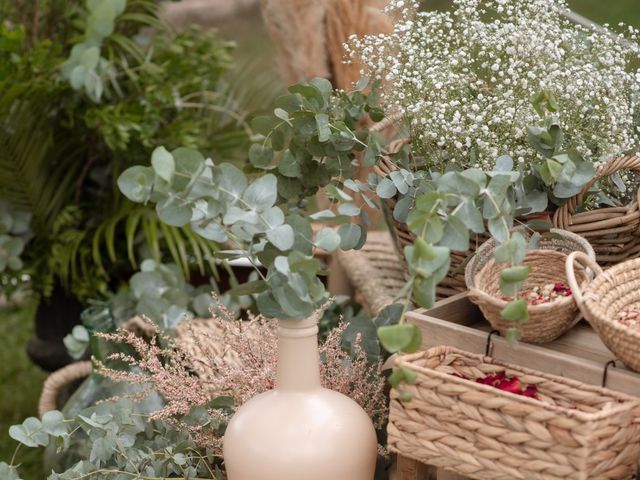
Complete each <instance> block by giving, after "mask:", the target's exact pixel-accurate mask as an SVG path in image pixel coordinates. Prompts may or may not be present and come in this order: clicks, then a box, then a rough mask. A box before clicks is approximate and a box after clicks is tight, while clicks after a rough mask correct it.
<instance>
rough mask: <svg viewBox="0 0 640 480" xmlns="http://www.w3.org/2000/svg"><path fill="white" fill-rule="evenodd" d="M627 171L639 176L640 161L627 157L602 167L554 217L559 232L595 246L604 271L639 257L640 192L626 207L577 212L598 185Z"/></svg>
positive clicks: (635, 157) (636, 158) (636, 157)
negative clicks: (568, 233) (591, 190)
mask: <svg viewBox="0 0 640 480" xmlns="http://www.w3.org/2000/svg"><path fill="white" fill-rule="evenodd" d="M624 170H632V171H635V172H640V157H638V156H636V155H627V156H624V157H619V158H615V159H613V160H611V161H609V162H608V163H607V164H605V165H603V166H602V167H600V168H599V169H598V171H597V172H596V175H595V176H594V178H593V179H592V180H591V181H590V182H589V183H587V184H586V185H585V186H584V187H583V188H582V190H581V191H580V193H578V194H577V195H576V196H574V197H572V198H570V199H569V200H568V201H567V202H566V203H565V204H564V205H563V206H562V207H560V208H559V209H558V210H556V212H555V214H554V216H553V224H554V226H556V227H557V228H562V229H563V230H568V231H570V232H574V233H578V234H580V235H582V236H583V237H585V238H586V239H587V240H588V241H589V243H591V245H593V248H594V250H595V252H596V259H597V261H598V263H599V264H600V265H602V266H605V267H607V266H612V265H615V264H617V263H620V262H623V261H625V260H628V259H631V258H636V257H638V256H640V208H639V206H638V205H639V199H640V189H639V190H638V192H636V196H635V199H634V200H633V201H632V202H631V203H629V204H628V205H626V206H623V207H606V208H599V209H596V210H591V211H588V212H578V207H580V206H581V205H582V204H583V202H584V199H585V197H586V196H587V195H588V193H589V190H590V189H591V188H592V187H593V186H594V185H595V184H596V183H597V182H598V181H600V180H603V179H605V178H606V177H609V176H611V175H613V174H615V173H618V172H621V171H624Z"/></svg>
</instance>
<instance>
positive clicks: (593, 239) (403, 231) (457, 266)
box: [371, 114, 640, 298]
mask: <svg viewBox="0 0 640 480" xmlns="http://www.w3.org/2000/svg"><path fill="white" fill-rule="evenodd" d="M402 118H403V117H402V115H400V114H391V115H389V116H388V117H387V118H385V119H384V120H382V121H381V122H379V123H377V124H375V125H373V126H372V127H371V130H372V131H375V132H381V131H384V130H387V129H389V128H390V127H392V126H393V125H394V124H397V123H398V122H399V121H400V120H402ZM409 142H410V140H409V139H406V138H400V139H397V140H394V141H392V142H391V143H390V144H389V146H388V148H387V150H388V151H389V153H397V152H398V151H400V149H401V148H402V147H403V146H404V145H406V144H407V143H409ZM396 169H397V167H396V165H395V164H394V163H393V162H392V161H391V159H390V158H388V157H382V158H381V159H380V160H379V161H378V164H377V165H376V166H375V167H374V168H373V170H374V172H375V173H376V174H378V175H379V176H380V177H382V178H385V177H388V176H389V175H390V174H391V172H393V171H395V170H396ZM622 170H634V171H637V172H640V157H638V156H635V155H629V156H623V157H619V158H615V159H613V160H611V161H609V162H608V163H607V164H605V165H604V166H602V167H600V169H599V170H598V171H597V172H596V175H595V176H594V178H593V179H592V180H591V181H590V182H589V183H587V184H586V185H585V186H584V187H583V189H582V190H581V191H580V193H578V194H577V195H575V196H574V197H572V198H570V199H569V200H568V201H567V202H566V203H565V204H564V205H563V206H561V207H560V208H559V209H558V210H556V212H555V213H554V216H553V225H554V226H555V227H556V228H559V229H562V230H568V231H570V232H573V233H578V234H580V235H582V236H583V237H585V238H586V239H587V240H588V241H589V243H591V245H592V246H593V248H594V250H595V252H596V257H597V260H598V262H599V263H600V264H602V265H614V264H616V263H619V262H621V261H624V260H626V259H629V258H635V257H638V256H640V207H639V203H640V189H639V190H638V193H637V198H636V200H634V201H633V202H631V203H630V204H629V205H627V206H625V207H606V208H599V209H596V210H592V211H589V212H577V210H578V207H580V206H581V205H582V203H583V201H584V198H585V196H586V195H587V194H588V193H589V190H590V189H591V188H592V187H593V186H594V185H595V184H596V182H598V181H599V180H602V179H604V178H606V177H608V176H611V175H613V174H614V173H616V172H619V171H622ZM383 202H384V207H385V210H386V215H385V219H386V221H387V224H388V225H389V229H390V231H391V234H392V237H393V240H394V243H395V245H396V249H397V251H398V252H399V254H400V257H401V258H402V259H403V256H402V252H403V250H404V247H405V246H407V245H413V243H414V240H415V235H414V234H413V232H411V230H409V228H408V227H407V225H406V224H405V223H403V222H398V221H397V220H395V219H394V218H393V215H391V213H390V212H393V209H394V208H395V205H396V203H397V199H396V198H389V199H384V200H383ZM488 238H489V235H487V234H481V235H473V236H472V238H471V242H470V245H469V250H468V251H466V252H451V267H450V269H449V273H448V274H447V276H446V277H445V278H444V279H443V280H442V281H441V282H440V284H439V285H438V286H437V287H436V296H437V297H438V298H447V297H450V296H452V295H455V294H457V293H460V292H463V291H465V290H466V289H467V285H466V283H465V278H464V269H465V265H466V264H467V262H469V261H470V259H471V258H473V253H474V252H475V251H476V249H477V248H478V247H479V246H480V245H482V244H483V243H484V242H485V241H486V240H487V239H488ZM403 261H404V259H403Z"/></svg>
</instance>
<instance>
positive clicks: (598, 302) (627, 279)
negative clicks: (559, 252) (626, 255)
mask: <svg viewBox="0 0 640 480" xmlns="http://www.w3.org/2000/svg"><path fill="white" fill-rule="evenodd" d="M576 261H577V262H579V263H580V264H582V265H585V266H587V267H589V268H590V269H591V270H593V271H594V272H595V273H596V277H595V279H594V280H593V281H592V282H590V283H587V284H583V285H582V287H580V286H579V280H578V279H577V278H576V275H575V269H574V265H575V262H576ZM566 270H567V278H568V280H569V286H570V287H571V289H572V290H573V292H574V298H575V301H576V303H577V305H578V307H579V308H580V310H581V311H582V313H583V314H584V317H585V318H586V319H587V321H589V323H590V324H591V325H592V326H593V328H594V330H595V331H596V332H597V333H598V335H599V336H600V338H601V339H602V341H603V343H604V344H605V345H606V346H607V348H609V350H611V351H612V352H613V353H614V354H615V355H616V356H617V357H618V358H619V359H620V360H622V362H623V363H624V364H625V365H626V366H627V367H629V368H631V369H632V370H635V371H636V372H640V330H636V329H633V328H629V327H627V326H624V325H622V324H621V323H620V322H618V321H617V320H616V317H617V315H618V312H619V311H620V310H621V309H622V308H624V307H628V306H631V305H637V304H640V259H634V260H627V261H626V262H623V263H620V264H618V265H616V266H614V267H611V268H609V269H608V270H606V271H603V270H602V268H600V266H599V265H598V264H597V263H596V262H594V261H593V259H591V258H589V257H588V256H586V255H584V254H582V253H579V252H576V253H572V254H571V255H569V257H568V258H567V260H566Z"/></svg>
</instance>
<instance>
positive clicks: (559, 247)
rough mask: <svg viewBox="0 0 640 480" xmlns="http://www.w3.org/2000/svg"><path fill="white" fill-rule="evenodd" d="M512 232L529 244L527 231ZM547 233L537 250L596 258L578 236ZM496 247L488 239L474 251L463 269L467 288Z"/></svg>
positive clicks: (492, 239)
mask: <svg viewBox="0 0 640 480" xmlns="http://www.w3.org/2000/svg"><path fill="white" fill-rule="evenodd" d="M514 231H516V232H519V233H520V234H521V235H522V236H523V237H524V239H525V241H527V242H529V240H530V238H531V232H530V231H529V230H528V229H526V228H522V227H520V228H516V229H514ZM549 233H550V234H551V235H550V236H542V237H540V239H539V241H538V246H537V247H536V248H537V249H538V250H555V251H557V252H560V253H564V254H565V255H569V254H570V253H572V252H583V253H585V254H586V255H588V256H589V257H591V258H593V259H595V258H596V254H595V252H594V251H593V247H592V246H591V244H590V243H589V242H587V240H585V239H584V238H583V237H581V236H580V235H578V234H576V233H572V232H568V231H566V230H560V229H559V228H552V229H550V230H549ZM496 246H497V242H496V240H495V239H494V238H490V239H489V240H487V241H486V242H484V243H483V244H482V245H481V246H480V247H479V248H478V249H477V250H476V252H475V255H474V256H473V257H472V258H471V260H469V262H468V263H467V266H466V267H465V269H464V281H465V283H466V285H467V288H471V287H473V286H474V285H475V277H476V275H477V274H478V272H480V270H482V268H483V267H484V266H485V265H486V264H487V262H489V260H491V259H492V258H493V252H494V251H495V249H496Z"/></svg>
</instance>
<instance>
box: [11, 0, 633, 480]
mask: <svg viewBox="0 0 640 480" xmlns="http://www.w3.org/2000/svg"><path fill="white" fill-rule="evenodd" d="M639 1H640V0H610V1H608V2H604V1H602V0H569V3H570V5H571V7H572V8H573V9H574V10H575V11H576V12H577V13H579V14H581V15H583V16H585V17H587V18H589V19H591V20H593V21H595V22H597V23H601V24H602V23H609V24H611V25H617V24H618V23H619V22H625V23H627V24H630V25H633V26H636V27H638V28H640V4H639ZM448 4H450V0H427V1H426V2H425V7H426V8H433V9H440V8H446V7H447V5H448ZM210 26H211V27H215V28H217V29H218V30H219V31H220V33H221V36H222V37H223V38H226V39H229V40H233V41H235V42H236V43H237V51H236V54H235V59H236V64H237V67H236V68H237V69H241V70H243V71H245V72H246V73H245V76H247V77H251V76H255V75H260V74H265V72H267V77H270V78H271V79H273V78H274V76H275V75H276V73H275V62H274V59H273V57H274V50H273V46H272V45H271V42H270V40H269V37H268V35H267V33H266V31H265V29H264V27H263V25H262V23H261V19H260V14H259V12H258V11H256V10H254V11H249V12H247V11H243V12H242V13H241V15H239V16H238V17H236V18H233V19H231V20H229V19H225V21H224V23H221V24H219V25H210ZM0 61H2V60H0ZM265 78H266V77H265ZM283 88H284V86H283ZM269 91H270V92H273V91H274V90H273V89H270V90H269ZM2 305H4V306H2ZM34 314H35V305H34V304H33V303H32V302H31V303H27V304H21V305H17V306H16V305H13V306H10V305H6V304H3V303H0V346H1V348H0V459H2V460H5V461H6V460H9V459H10V458H11V455H12V454H13V451H14V449H15V446H16V443H15V442H14V441H13V440H12V439H10V438H9V437H8V435H7V434H6V432H7V430H8V428H9V426H10V425H12V424H15V423H18V422H20V421H22V420H23V419H24V418H25V417H28V416H31V415H35V414H36V411H37V403H38V398H39V395H40V391H41V388H42V383H43V381H44V380H45V378H46V374H45V373H44V372H42V371H40V370H39V369H38V368H37V367H35V366H34V365H33V364H32V363H31V362H30V360H29V359H28V357H27V355H26V352H25V345H26V343H27V341H28V339H29V338H30V337H31V335H32V333H33V317H34ZM40 457H41V452H40V451H38V450H31V451H29V452H28V453H27V455H26V456H24V457H23V460H24V462H25V465H24V467H23V468H22V472H23V477H24V480H42V479H43V478H46V474H45V473H44V472H43V471H42V466H41V461H40Z"/></svg>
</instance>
